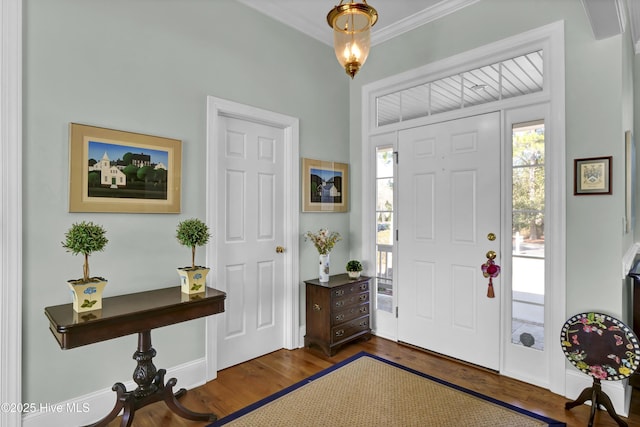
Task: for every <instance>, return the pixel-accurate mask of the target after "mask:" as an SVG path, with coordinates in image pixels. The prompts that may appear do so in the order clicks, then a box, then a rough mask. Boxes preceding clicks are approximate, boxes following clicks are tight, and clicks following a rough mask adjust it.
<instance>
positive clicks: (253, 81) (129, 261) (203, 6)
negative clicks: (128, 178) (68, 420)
mask: <svg viewBox="0 0 640 427" xmlns="http://www.w3.org/2000/svg"><path fill="white" fill-rule="evenodd" d="M348 84H349V83H348V79H346V78H345V75H344V74H343V73H342V72H341V71H340V69H339V67H338V65H337V63H336V61H335V57H334V54H333V50H332V49H331V48H330V47H328V46H326V45H324V44H322V43H320V42H318V41H316V40H313V39H311V38H309V37H306V36H303V35H302V34H301V33H299V32H297V31H294V30H293V29H290V28H288V27H285V26H283V25H281V24H279V23H277V22H276V21H274V20H272V19H270V18H267V17H265V16H264V15H261V14H259V13H257V12H255V11H253V10H252V9H249V8H247V7H245V6H243V5H241V4H239V3H236V2H235V1H231V0H215V1H211V0H90V1H87V0H56V1H51V0H25V1H24V165H23V168H24V193H23V196H24V217H23V226H24V272H23V274H24V284H23V298H24V307H23V318H24V335H23V343H24V344H23V346H24V352H23V355H24V360H23V369H24V375H23V393H24V396H23V398H24V401H25V402H59V401H63V400H65V399H68V398H71V397H76V396H81V395H84V394H86V393H90V392H93V391H96V390H99V389H108V388H110V387H111V386H112V385H113V383H114V382H115V381H127V380H129V379H130V378H131V375H132V372H133V369H134V367H135V361H133V360H132V358H131V356H132V354H133V352H134V351H135V348H136V337H135V336H128V337H124V338H120V339H116V340H112V341H108V342H103V343H99V344H94V345H90V346H86V347H80V348H77V349H73V350H66V351H62V350H60V348H59V347H58V345H57V343H56V342H55V340H54V338H53V337H52V336H51V333H50V332H49V331H48V324H47V320H46V318H45V316H44V313H43V309H44V307H46V306H50V305H56V304H63V303H68V302H70V301H71V300H70V297H69V292H68V290H67V285H66V283H65V281H66V280H67V279H70V278H77V277H79V276H80V275H81V271H82V270H81V269H82V260H81V259H80V258H78V257H74V256H72V255H71V254H68V253H66V252H65V251H64V249H63V248H62V247H61V244H60V242H61V241H62V239H63V237H64V232H65V231H66V229H67V228H68V227H69V226H70V225H71V223H73V222H75V221H80V220H92V221H96V222H98V223H101V224H103V225H104V226H105V227H106V229H107V230H108V231H107V236H108V238H109V239H110V242H109V244H108V245H107V247H106V249H105V251H104V252H102V253H97V254H94V255H93V256H92V257H91V267H92V273H94V274H98V275H103V276H105V277H107V278H108V279H109V285H108V286H107V288H106V290H105V296H112V295H119V294H125V293H130V292H136V291H143V290H148V289H154V288H162V287H167V286H173V285H177V284H178V279H177V274H176V272H175V270H174V268H173V267H172V266H175V267H177V266H182V265H184V264H185V263H187V262H188V261H187V260H189V256H190V255H189V251H188V249H185V248H184V247H181V246H179V244H178V243H177V242H176V240H175V237H174V233H175V227H176V224H177V223H178V222H179V221H180V220H183V219H186V218H190V217H200V218H204V216H205V200H204V196H205V182H204V179H205V170H206V166H207V165H206V164H205V157H206V156H205V141H206V121H205V116H206V96H207V95H213V96H217V97H221V98H226V99H229V100H233V101H236V102H241V103H245V104H249V105H253V106H256V107H259V108H263V109H268V110H271V111H275V112H278V113H282V114H286V115H290V116H294V117H298V118H299V119H300V155H301V156H302V157H311V158H317V159H326V160H334V161H341V162H347V161H348V157H349V152H348V136H349V134H348V101H349V99H348ZM69 122H78V123H85V124H91V125H96V126H103V127H108V128H114V129H120V130H127V131H133V132H140V133H147V134H152V135H160V136H166V137H171V138H177V139H181V140H182V141H183V162H182V172H183V181H182V213H181V214H179V215H174V214H80V213H73V214H71V213H68V198H67V193H68V188H67V183H68V130H67V129H68V125H69ZM348 219H349V217H348V214H301V215H300V227H301V232H304V231H305V230H307V229H317V228H320V227H321V226H328V227H330V228H331V229H334V230H338V231H340V232H341V233H343V234H344V235H345V236H346V237H347V238H346V240H345V242H341V243H339V245H338V247H337V248H336V251H335V254H334V255H333V259H334V260H336V263H338V264H343V262H346V258H347V255H346V254H347V248H348V244H349V242H348V234H349V233H348V228H349V224H348ZM213 232H214V233H216V232H217V230H213ZM310 246H311V245H310V244H309V243H304V242H302V239H301V262H300V264H301V278H302V279H306V278H312V277H317V267H316V265H317V253H316V252H315V249H313V248H312V247H310ZM198 257H199V259H201V260H203V258H204V251H201V252H200V253H199V254H198ZM339 267H340V268H341V269H342V270H341V271H344V270H343V269H344V266H343V265H340V266H339ZM152 335H153V345H154V347H155V348H156V350H157V351H158V356H157V358H156V359H155V362H156V366H157V367H165V368H168V367H172V366H176V365H178V364H181V363H185V362H189V361H192V360H194V359H198V358H202V357H204V320H196V321H191V322H187V323H184V324H181V325H176V326H171V327H167V328H162V329H159V330H156V331H154V332H153V334H152Z"/></svg>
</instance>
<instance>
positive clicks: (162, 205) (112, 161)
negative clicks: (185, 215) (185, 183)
mask: <svg viewBox="0 0 640 427" xmlns="http://www.w3.org/2000/svg"><path fill="white" fill-rule="evenodd" d="M181 164H182V141H180V140H177V139H171V138H163V137H159V136H151V135H144V134H139V133H132V132H125V131H120V130H113V129H106V128H101V127H95V126H88V125H82V124H77V123H71V124H70V125H69V212H126V213H179V212H180V185H181V184H180V182H181Z"/></svg>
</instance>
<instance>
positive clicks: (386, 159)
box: [376, 148, 393, 178]
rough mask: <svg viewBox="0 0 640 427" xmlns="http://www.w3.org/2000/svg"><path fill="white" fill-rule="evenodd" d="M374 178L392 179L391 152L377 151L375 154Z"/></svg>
mask: <svg viewBox="0 0 640 427" xmlns="http://www.w3.org/2000/svg"><path fill="white" fill-rule="evenodd" d="M376 177H378V178H393V150H392V149H391V148H385V149H378V152H377V153H376Z"/></svg>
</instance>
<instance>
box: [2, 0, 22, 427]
mask: <svg viewBox="0 0 640 427" xmlns="http://www.w3.org/2000/svg"><path fill="white" fill-rule="evenodd" d="M0 8H1V9H0V99H1V100H2V102H1V103H0V130H1V132H0V186H2V196H1V197H0V200H2V202H0V204H2V214H0V215H1V216H0V220H1V221H0V223H2V224H3V225H2V228H1V229H0V237H1V239H0V241H1V242H2V243H1V246H0V258H2V264H1V267H0V271H1V272H2V273H1V275H0V277H1V279H0V355H1V356H0V378H2V384H0V402H3V403H19V402H21V401H22V0H2V3H1V5H0ZM0 425H3V426H21V425H22V415H21V414H20V412H11V411H0Z"/></svg>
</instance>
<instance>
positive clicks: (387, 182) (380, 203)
mask: <svg viewBox="0 0 640 427" xmlns="http://www.w3.org/2000/svg"><path fill="white" fill-rule="evenodd" d="M377 181H378V182H377V187H378V188H377V197H376V210H378V211H392V210H393V178H382V179H378V180H377Z"/></svg>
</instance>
